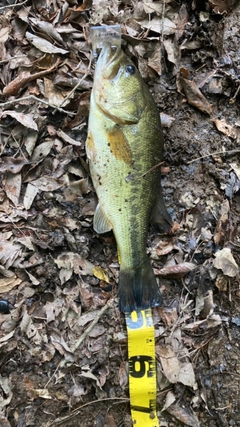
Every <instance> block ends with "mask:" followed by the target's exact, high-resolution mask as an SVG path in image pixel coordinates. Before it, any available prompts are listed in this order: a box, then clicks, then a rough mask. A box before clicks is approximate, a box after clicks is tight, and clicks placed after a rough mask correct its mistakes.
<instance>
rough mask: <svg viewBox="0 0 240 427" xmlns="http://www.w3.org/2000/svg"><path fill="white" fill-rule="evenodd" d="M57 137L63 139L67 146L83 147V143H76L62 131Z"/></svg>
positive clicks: (58, 132)
mask: <svg viewBox="0 0 240 427" xmlns="http://www.w3.org/2000/svg"><path fill="white" fill-rule="evenodd" d="M57 135H58V136H59V138H61V139H63V141H64V142H67V144H71V145H76V146H77V147H81V146H82V143H81V142H79V141H76V140H75V139H73V138H71V137H70V136H69V135H67V134H66V133H65V132H63V131H62V130H61V129H60V130H58V131H57Z"/></svg>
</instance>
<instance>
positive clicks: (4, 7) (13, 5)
mask: <svg viewBox="0 0 240 427" xmlns="http://www.w3.org/2000/svg"><path fill="white" fill-rule="evenodd" d="M27 1H28V0H24V1H23V2H22V3H14V4H8V5H7V6H2V7H0V10H4V9H6V8H7V7H16V6H22V5H23V4H25V3H27Z"/></svg>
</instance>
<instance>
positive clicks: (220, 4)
mask: <svg viewBox="0 0 240 427" xmlns="http://www.w3.org/2000/svg"><path fill="white" fill-rule="evenodd" d="M237 2H238V0H208V3H209V4H210V6H211V7H212V9H213V12H215V13H218V14H220V15H224V14H227V13H228V12H230V11H231V10H232V9H233V7H234V5H235V4H236V3H237Z"/></svg>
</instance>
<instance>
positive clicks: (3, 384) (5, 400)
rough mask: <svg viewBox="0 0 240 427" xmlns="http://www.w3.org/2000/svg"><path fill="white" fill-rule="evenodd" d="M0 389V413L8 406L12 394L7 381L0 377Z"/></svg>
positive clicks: (5, 378)
mask: <svg viewBox="0 0 240 427" xmlns="http://www.w3.org/2000/svg"><path fill="white" fill-rule="evenodd" d="M0 388H1V390H2V391H1V400H0V411H2V410H3V408H5V406H7V405H9V403H10V402H11V400H12V396H13V393H12V391H11V388H10V386H9V380H8V378H7V377H2V375H0Z"/></svg>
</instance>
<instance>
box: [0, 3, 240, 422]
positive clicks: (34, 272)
mask: <svg viewBox="0 0 240 427" xmlns="http://www.w3.org/2000/svg"><path fill="white" fill-rule="evenodd" d="M18 3H19V5H18V6H16V5H14V2H12V1H7V2H6V1H5V0H4V1H0V45H1V49H0V51H1V58H0V67H1V69H0V89H1V95H0V96H1V99H0V109H1V112H0V150H1V162H0V171H1V182H0V228H1V230H0V247H1V249H0V297H1V300H0V325H1V327H0V426H1V427H30V426H36V427H50V426H60V425H62V426H65V427H70V426H71V427H77V426H79V427H80V426H81V427H92V426H96V427H120V426H121V427H130V426H131V425H132V422H131V417H130V406H129V394H128V374H127V372H128V371H127V337H126V326H125V319H124V316H123V315H122V314H121V313H120V312H119V310H118V298H117V279H118V271H119V266H118V262H117V261H118V260H117V251H116V244H115V241H114V238H113V235H112V234H111V233H109V234H108V235H102V236H98V235H97V234H96V233H95V232H94V231H93V228H92V218H93V214H94V210H95V207H96V195H95V193H94V190H93V187H92V184H91V180H90V178H89V171H88V165H87V161H86V154H85V139H86V134H87V120H88V108H89V95H90V91H91V87H92V80H93V75H94V67H93V64H92V63H91V44H90V40H89V27H90V25H99V24H106V25H111V24H114V23H120V24H121V26H122V33H123V48H124V50H125V51H126V52H127V53H128V54H129V55H130V56H131V57H132V59H133V60H134V62H135V63H136V64H137V65H138V68H139V69H140V71H141V73H142V75H143V78H144V79H145V81H146V82H147V84H148V85H149V88H150V90H151V92H152V94H153V96H154V99H155V101H156V104H157V106H158V107H159V112H160V113H161V117H162V124H163V132H164V140H165V156H164V165H163V166H162V175H163V177H162V185H163V191H164V198H165V200H166V205H167V208H168V211H169V213H170V215H171V217H172V219H173V222H174V224H173V229H172V232H171V234H169V235H159V234H156V233H155V232H154V231H153V230H152V229H151V228H149V240H148V248H147V250H148V254H149V256H150V257H151V259H152V264H153V267H154V271H155V274H156V276H157V278H158V282H159V286H160V289H161V291H162V294H163V298H164V303H163V306H162V307H159V308H157V309H154V310H153V318H154V325H155V331H156V360H157V380H158V396H157V403H158V408H157V409H158V416H159V421H160V424H161V426H162V427H177V426H191V427H203V426H204V427H207V426H211V427H230V426H231V427H238V426H240V403H239V393H240V382H239V380H240V348H239V342H240V314H239V313H240V286H239V284H240V280H239V279H240V273H239V260H240V238H239V236H240V234H239V231H240V221H239V218H240V160H239V158H240V156H239V154H240V143H239V141H240V119H239V100H240V91H239V88H240V86H239V83H240V82H239V75H240V50H239V22H240V5H239V2H236V1H235V2H234V1H230V0H224V1H223V0H211V1H210V0H209V1H207V0H206V1H204V0H201V1H194V0H193V1H179V2H175V1H171V0H168V1H166V2H162V1H150V0H149V1H143V2H140V1H138V0H131V1H125V0H124V1H117V0H111V1H110V0H108V1H106V2H105V1H101V0H95V1H93V2H90V1H84V2H81V1H77V0H76V1H75V0H69V1H67V2H64V1H61V0H60V1H54V0H47V1H43V0H37V1H34V2H33V1H30V0H27V1H23V2H21V3H20V2H18ZM77 84H78V86H77V87H76V85H77ZM44 102H45V103H44ZM92 322H94V324H93V325H92ZM91 325H92V327H91ZM89 326H90V327H89Z"/></svg>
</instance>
